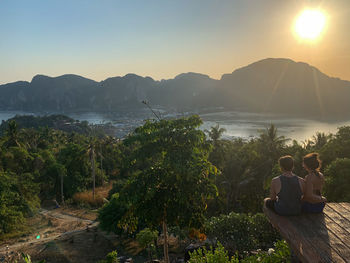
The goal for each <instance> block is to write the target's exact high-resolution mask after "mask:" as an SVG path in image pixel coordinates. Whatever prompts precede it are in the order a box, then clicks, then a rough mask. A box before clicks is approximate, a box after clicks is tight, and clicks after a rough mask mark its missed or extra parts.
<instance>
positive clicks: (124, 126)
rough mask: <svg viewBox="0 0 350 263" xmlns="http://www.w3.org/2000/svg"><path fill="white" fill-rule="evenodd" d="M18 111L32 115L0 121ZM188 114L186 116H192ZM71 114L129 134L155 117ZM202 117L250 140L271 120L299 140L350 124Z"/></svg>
mask: <svg viewBox="0 0 350 263" xmlns="http://www.w3.org/2000/svg"><path fill="white" fill-rule="evenodd" d="M159 111H161V112H162V117H163V118H172V117H181V116H182V114H179V113H169V112H164V111H162V110H159ZM16 114H18V115H23V114H32V115H33V113H25V112H20V111H14V112H0V121H2V120H7V119H9V118H12V117H14V116H15V115H16ZM189 114H190V113H186V114H185V115H189ZM66 115H68V116H69V117H71V118H73V119H76V120H80V121H88V122H89V123H91V124H103V123H112V124H113V125H114V126H115V127H117V128H120V129H121V131H123V132H121V134H127V133H128V132H130V131H132V130H133V129H134V128H136V127H137V126H140V125H142V124H143V123H144V120H145V119H149V118H154V116H152V114H151V113H150V112H149V111H147V110H139V111H136V112H130V111H128V112H127V111H126V112H119V113H95V112H87V113H67V114H66ZM200 116H201V118H202V119H203V122H204V123H203V125H202V126H201V129H202V130H205V129H207V130H210V127H212V126H215V125H216V124H219V125H220V127H222V128H225V129H226V132H225V133H224V135H223V137H224V138H227V139H230V138H237V137H242V138H245V139H249V138H252V137H255V136H258V134H259V130H263V129H266V128H267V127H268V126H269V125H270V124H271V123H273V124H275V125H276V127H277V129H278V131H279V134H280V135H283V136H285V137H287V138H290V139H294V140H297V141H299V142H301V141H304V140H306V139H309V138H311V137H312V136H313V135H315V134H316V132H318V131H319V132H324V133H336V132H337V128H338V127H340V126H345V125H350V120H349V121H347V122H334V123H327V122H320V121H315V120H306V119H300V118H285V117H281V116H277V115H272V114H256V113H245V112H233V111H229V112H215V113H206V114H200Z"/></svg>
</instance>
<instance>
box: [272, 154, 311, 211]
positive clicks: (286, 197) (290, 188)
mask: <svg viewBox="0 0 350 263" xmlns="http://www.w3.org/2000/svg"><path fill="white" fill-rule="evenodd" d="M279 164H280V167H281V170H282V172H283V174H282V175H280V176H278V177H275V178H273V179H272V181H271V187H270V198H266V199H265V205H266V207H268V208H270V209H272V210H274V211H275V212H276V213H278V214H280V215H297V214H300V213H301V198H302V195H303V192H304V188H305V182H304V179H302V178H300V177H298V176H296V175H295V174H293V173H292V170H293V168H294V161H293V158H292V157H291V156H283V157H281V158H280V159H279Z"/></svg>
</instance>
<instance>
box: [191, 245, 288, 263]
mask: <svg viewBox="0 0 350 263" xmlns="http://www.w3.org/2000/svg"><path fill="white" fill-rule="evenodd" d="M188 262H189V263H238V262H242V263H257V262H264V263H286V262H290V250H289V247H288V245H287V243H286V242H285V241H278V242H276V243H275V248H274V249H273V248H270V249H269V250H268V252H264V251H259V252H258V253H257V254H255V255H252V256H248V257H245V258H240V257H239V256H238V255H237V254H235V255H234V256H232V257H230V256H229V255H228V252H227V250H225V248H224V246H223V245H222V244H221V243H220V242H219V243H218V246H217V247H216V248H215V249H213V248H212V249H210V250H207V249H205V248H204V249H199V250H197V251H194V252H193V253H191V258H190V260H189V261H188Z"/></svg>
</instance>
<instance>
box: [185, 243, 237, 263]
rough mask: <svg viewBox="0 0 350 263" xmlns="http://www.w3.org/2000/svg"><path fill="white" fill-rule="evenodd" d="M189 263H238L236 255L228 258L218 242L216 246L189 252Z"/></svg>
mask: <svg viewBox="0 0 350 263" xmlns="http://www.w3.org/2000/svg"><path fill="white" fill-rule="evenodd" d="M188 262H189V263H238V262H239V260H238V258H237V257H233V258H231V259H230V257H229V255H228V253H227V251H226V250H225V248H224V246H223V245H222V244H221V243H220V242H219V243H218V246H217V248H215V249H212V248H211V249H210V250H207V249H205V248H203V249H201V248H200V249H198V250H196V251H194V252H193V253H190V260H189V261H188Z"/></svg>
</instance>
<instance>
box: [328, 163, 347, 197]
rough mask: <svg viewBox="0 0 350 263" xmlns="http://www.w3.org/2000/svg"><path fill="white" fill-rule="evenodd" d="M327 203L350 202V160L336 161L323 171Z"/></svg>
mask: <svg viewBox="0 0 350 263" xmlns="http://www.w3.org/2000/svg"><path fill="white" fill-rule="evenodd" d="M325 175H326V184H325V195H326V197H327V199H328V201H332V202H350V191H349V189H350V159H348V158H342V159H336V160H335V161H333V162H331V164H330V165H329V166H327V168H326V170H325Z"/></svg>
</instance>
